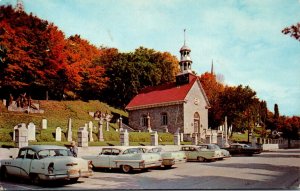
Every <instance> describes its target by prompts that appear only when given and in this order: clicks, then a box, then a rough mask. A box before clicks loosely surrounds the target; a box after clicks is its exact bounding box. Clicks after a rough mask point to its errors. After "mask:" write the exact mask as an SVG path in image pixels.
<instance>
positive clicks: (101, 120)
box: [98, 117, 104, 141]
mask: <svg viewBox="0 0 300 191" xmlns="http://www.w3.org/2000/svg"><path fill="white" fill-rule="evenodd" d="M98 126H99V128H98V139H99V141H104V138H103V129H102V126H103V118H102V117H101V118H100V120H99V122H98Z"/></svg>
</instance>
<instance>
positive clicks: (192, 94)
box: [184, 80, 208, 134]
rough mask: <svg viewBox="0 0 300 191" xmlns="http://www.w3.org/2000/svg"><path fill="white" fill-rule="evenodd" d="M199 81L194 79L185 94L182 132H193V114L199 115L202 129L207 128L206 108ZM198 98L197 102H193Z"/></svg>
mask: <svg viewBox="0 0 300 191" xmlns="http://www.w3.org/2000/svg"><path fill="white" fill-rule="evenodd" d="M199 83H200V82H199V81H198V80H197V81H195V83H194V84H193V86H192V88H191V90H190V91H189V93H188V94H187V96H186V100H187V102H186V103H185V104H184V133H188V134H190V133H194V114H195V113H196V112H198V113H199V115H200V125H202V128H203V129H208V109H206V108H205V107H206V106H207V104H206V101H205V98H204V96H203V94H202V92H201V89H200V86H199ZM195 99H198V104H196V103H195V101H196V100H195Z"/></svg>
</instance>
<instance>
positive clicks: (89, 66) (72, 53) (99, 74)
mask: <svg viewBox="0 0 300 191" xmlns="http://www.w3.org/2000/svg"><path fill="white" fill-rule="evenodd" d="M64 51H65V54H66V55H67V67H66V73H67V78H68V82H69V83H68V84H66V87H65V88H66V89H65V93H66V95H67V96H68V97H69V98H76V96H77V97H78V96H80V97H81V98H84V99H96V98H98V97H99V95H100V93H101V91H102V89H103V88H104V87H105V86H106V81H107V80H108V78H107V77H104V72H105V70H104V67H103V66H100V65H99V64H97V63H96V62H94V60H96V59H97V58H98V57H100V55H101V51H100V50H99V49H97V48H96V47H95V46H93V45H91V44H90V43H89V42H88V41H87V40H84V39H81V38H80V36H79V35H74V36H70V37H69V38H68V39H67V43H66V47H65V50H64Z"/></svg>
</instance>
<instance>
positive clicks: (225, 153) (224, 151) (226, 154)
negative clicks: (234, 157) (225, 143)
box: [199, 144, 231, 159]
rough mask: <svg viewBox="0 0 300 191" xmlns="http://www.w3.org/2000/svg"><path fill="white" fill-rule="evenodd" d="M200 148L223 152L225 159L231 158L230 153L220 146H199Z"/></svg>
mask: <svg viewBox="0 0 300 191" xmlns="http://www.w3.org/2000/svg"><path fill="white" fill-rule="evenodd" d="M199 146H202V147H205V148H207V149H208V150H214V151H215V150H218V151H221V152H222V155H223V158H229V157H231V155H230V153H229V151H227V150H226V149H221V148H220V147H219V146H218V145H216V144H199ZM223 158H221V159H223Z"/></svg>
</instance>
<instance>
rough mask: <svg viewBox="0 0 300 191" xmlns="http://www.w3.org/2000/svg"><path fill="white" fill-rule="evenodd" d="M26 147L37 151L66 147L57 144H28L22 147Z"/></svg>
mask: <svg viewBox="0 0 300 191" xmlns="http://www.w3.org/2000/svg"><path fill="white" fill-rule="evenodd" d="M26 148H29V149H32V150H34V151H37V152H38V151H41V150H46V149H67V148H66V147H64V146H57V145H30V146H26V147H22V149H26Z"/></svg>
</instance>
